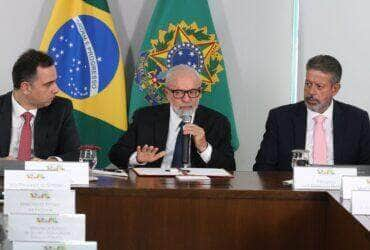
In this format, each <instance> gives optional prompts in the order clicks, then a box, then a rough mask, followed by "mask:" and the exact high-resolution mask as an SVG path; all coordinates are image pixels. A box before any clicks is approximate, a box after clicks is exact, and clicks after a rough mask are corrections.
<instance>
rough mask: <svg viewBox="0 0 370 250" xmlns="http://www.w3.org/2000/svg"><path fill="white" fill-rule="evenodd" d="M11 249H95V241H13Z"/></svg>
mask: <svg viewBox="0 0 370 250" xmlns="http://www.w3.org/2000/svg"><path fill="white" fill-rule="evenodd" d="M9 249H12V250H40V249H43V250H97V244H96V242H92V241H86V242H85V241H84V242H65V243H56V242H13V243H12V245H11V246H10V248H9Z"/></svg>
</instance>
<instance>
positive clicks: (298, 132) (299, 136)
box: [292, 102, 307, 149]
mask: <svg viewBox="0 0 370 250" xmlns="http://www.w3.org/2000/svg"><path fill="white" fill-rule="evenodd" d="M292 124H293V131H294V145H293V149H304V148H305V147H306V145H305V144H306V125H307V109H306V106H305V104H304V102H300V103H298V104H297V106H296V107H295V109H294V116H293V119H292Z"/></svg>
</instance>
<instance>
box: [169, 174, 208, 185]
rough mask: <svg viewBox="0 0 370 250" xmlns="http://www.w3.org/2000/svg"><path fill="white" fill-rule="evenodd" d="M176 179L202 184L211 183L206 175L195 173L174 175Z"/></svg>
mask: <svg viewBox="0 0 370 250" xmlns="http://www.w3.org/2000/svg"><path fill="white" fill-rule="evenodd" d="M176 180H178V181H184V182H188V181H190V182H200V183H203V184H209V183H211V178H209V177H207V176H200V175H198V176H195V175H178V176H176Z"/></svg>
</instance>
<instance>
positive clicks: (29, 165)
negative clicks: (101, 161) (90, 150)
mask: <svg viewBox="0 0 370 250" xmlns="http://www.w3.org/2000/svg"><path fill="white" fill-rule="evenodd" d="M24 168H25V170H48V171H61V172H67V173H68V174H69V176H70V178H71V184H75V185H88V184H89V163H87V162H62V161H52V162H51V161H26V162H25V165H24Z"/></svg>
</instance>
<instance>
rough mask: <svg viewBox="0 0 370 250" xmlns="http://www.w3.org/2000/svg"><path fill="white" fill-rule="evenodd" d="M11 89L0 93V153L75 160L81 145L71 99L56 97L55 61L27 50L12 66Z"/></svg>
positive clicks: (24, 157) (22, 157)
mask: <svg viewBox="0 0 370 250" xmlns="http://www.w3.org/2000/svg"><path fill="white" fill-rule="evenodd" d="M12 75H13V84H14V89H13V91H11V92H9V93H7V94H5V95H2V96H0V157H2V158H3V159H8V160H14V159H18V160H41V159H47V160H67V161H76V160H78V156H79V150H78V147H79V146H80V142H79V137H78V133H77V129H76V125H75V122H74V119H73V116H72V103H71V101H69V100H67V99H65V98H61V97H56V96H55V95H56V94H57V93H58V91H59V89H58V86H57V84H56V79H57V73H56V68H55V66H54V61H53V59H52V58H51V57H49V56H48V55H46V54H45V53H43V52H40V51H36V50H32V49H31V50H28V51H26V52H25V53H24V54H22V55H21V56H20V57H19V58H18V60H17V61H16V63H15V64H14V66H13V72H12Z"/></svg>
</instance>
